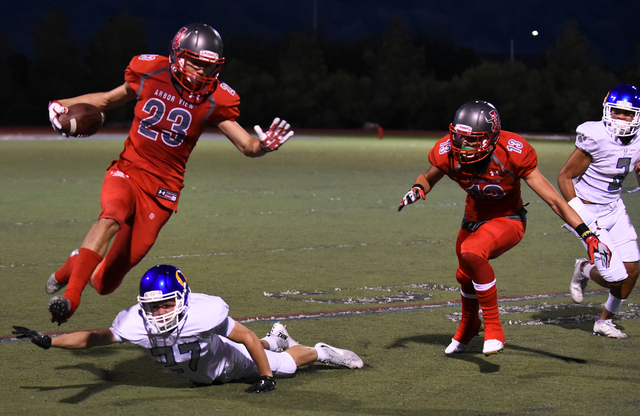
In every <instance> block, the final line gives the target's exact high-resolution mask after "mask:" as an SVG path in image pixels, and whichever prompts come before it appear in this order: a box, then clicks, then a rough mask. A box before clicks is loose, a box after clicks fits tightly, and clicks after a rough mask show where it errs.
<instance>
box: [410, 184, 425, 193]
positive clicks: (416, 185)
mask: <svg viewBox="0 0 640 416" xmlns="http://www.w3.org/2000/svg"><path fill="white" fill-rule="evenodd" d="M412 188H420V189H422V192H424V186H422V185H420V184H419V183H414V184H413V186H412Z"/></svg>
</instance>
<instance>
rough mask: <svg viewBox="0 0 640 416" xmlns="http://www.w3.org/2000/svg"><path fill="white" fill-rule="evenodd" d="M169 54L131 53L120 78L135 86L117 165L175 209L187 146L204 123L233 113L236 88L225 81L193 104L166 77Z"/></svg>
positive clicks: (232, 117)
mask: <svg viewBox="0 0 640 416" xmlns="http://www.w3.org/2000/svg"><path fill="white" fill-rule="evenodd" d="M169 66H170V64H169V59H168V58H167V57H164V56H160V55H139V56H135V57H134V58H133V59H132V60H131V62H130V63H129V66H128V67H127V69H126V70H125V76H124V78H125V81H126V82H127V83H128V84H129V86H130V87H131V88H132V89H133V90H134V91H135V92H136V96H137V103H136V106H135V110H134V119H133V123H132V124H131V129H130V130H129V137H128V138H127V140H126V141H125V144H124V150H123V151H122V153H121V154H120V158H119V159H118V161H117V168H118V169H119V170H121V171H123V172H124V173H126V174H127V175H129V176H130V177H133V178H134V179H135V181H136V183H137V184H138V185H139V186H140V187H141V188H142V189H143V190H144V191H145V192H146V193H147V194H149V195H151V196H155V197H156V198H157V200H158V202H159V203H161V204H162V205H164V206H165V207H167V208H169V209H171V210H174V211H175V210H176V209H177V206H178V198H179V196H180V190H181V189H182V188H183V187H184V172H185V167H186V164H187V160H188V159H189V155H190V154H191V151H192V150H193V148H194V147H195V145H196V143H197V142H198V139H199V138H200V135H201V134H202V133H203V132H204V130H205V128H206V127H207V126H208V125H217V124H218V123H220V122H221V121H224V120H230V121H234V120H236V118H237V117H238V116H239V114H240V111H239V110H238V105H239V104H240V98H239V97H238V94H236V92H235V91H234V90H233V89H231V88H230V87H229V86H228V85H226V84H224V83H220V84H219V85H218V88H216V90H215V91H214V92H213V94H211V95H210V96H209V97H208V99H205V100H204V101H202V102H201V103H199V104H194V103H190V102H188V101H186V100H184V99H183V98H181V97H180V94H179V92H178V90H177V89H176V87H175V86H174V85H173V83H172V82H171V75H170V69H169Z"/></svg>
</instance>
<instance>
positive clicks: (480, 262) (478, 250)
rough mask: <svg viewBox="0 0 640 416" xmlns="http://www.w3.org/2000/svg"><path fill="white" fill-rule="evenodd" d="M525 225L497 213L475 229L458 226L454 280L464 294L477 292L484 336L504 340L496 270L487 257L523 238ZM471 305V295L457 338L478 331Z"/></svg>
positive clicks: (491, 257) (462, 337) (505, 249)
mask: <svg viewBox="0 0 640 416" xmlns="http://www.w3.org/2000/svg"><path fill="white" fill-rule="evenodd" d="M525 229H526V223H523V222H521V221H518V220H512V219H509V218H504V217H500V218H495V219H492V220H490V221H488V222H486V223H484V224H483V225H482V226H480V228H478V229H477V230H476V231H473V232H472V231H469V230H466V229H461V230H460V232H459V233H458V239H457V241H456V254H457V256H458V270H457V271H456V280H458V282H459V283H460V288H461V290H462V291H463V292H464V293H465V294H467V295H472V296H473V295H474V294H475V295H476V296H477V300H478V303H479V305H480V308H481V309H482V316H483V318H484V325H485V336H484V338H485V340H488V339H497V340H499V341H501V342H504V332H503V331H502V325H501V323H500V318H499V316H498V291H497V288H496V284H495V273H494V271H493V268H492V267H491V265H490V264H489V260H490V259H495V258H497V257H499V256H500V255H502V254H503V253H505V252H507V251H508V250H510V249H511V248H512V247H514V246H515V245H517V244H518V243H519V242H520V240H522V237H523V236H524V232H525ZM477 288H479V289H477ZM465 301H466V302H465ZM473 305H475V303H474V302H473V301H471V299H463V311H462V312H463V313H462V320H461V322H460V326H459V328H458V332H457V333H456V337H457V338H456V339H458V338H460V339H458V340H462V339H463V340H465V341H466V340H468V339H470V338H469V337H473V336H475V334H471V333H468V332H469V331H471V332H473V330H476V333H477V322H474V321H475V318H474V314H476V313H477V310H475V311H471V310H469V309H470V308H471V307H472V306H473ZM465 306H467V308H465ZM476 307H477V306H476ZM475 316H476V317H477V315H475ZM467 328H469V329H467Z"/></svg>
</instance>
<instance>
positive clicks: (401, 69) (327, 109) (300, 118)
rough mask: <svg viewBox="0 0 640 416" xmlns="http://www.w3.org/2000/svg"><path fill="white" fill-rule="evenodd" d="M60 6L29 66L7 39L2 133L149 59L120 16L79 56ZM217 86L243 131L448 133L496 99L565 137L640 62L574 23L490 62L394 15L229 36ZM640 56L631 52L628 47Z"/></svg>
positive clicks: (41, 26)
mask: <svg viewBox="0 0 640 416" xmlns="http://www.w3.org/2000/svg"><path fill="white" fill-rule="evenodd" d="M68 25H69V22H68V20H67V18H66V16H65V15H64V14H63V13H62V12H61V11H60V10H59V9H57V8H55V7H54V8H52V9H51V10H50V13H49V15H48V17H47V18H46V19H44V20H41V21H39V22H38V24H37V27H36V29H35V32H34V33H33V39H34V45H35V57H34V59H29V58H27V57H26V56H25V55H24V54H21V53H20V51H13V50H12V49H11V46H10V43H9V41H8V38H7V36H6V34H3V33H1V32H0V102H2V103H3V109H2V111H0V125H4V126H47V125H48V117H47V112H46V107H47V103H48V101H49V100H51V99H56V98H66V97H72V96H76V95H80V94H85V93H89V92H95V91H106V90H109V89H112V88H114V87H116V86H118V85H120V84H121V83H122V82H123V74H124V69H125V68H126V66H127V64H128V63H129V61H130V60H131V58H132V57H133V56H135V55H139V54H142V53H161V54H165V55H166V54H167V51H168V45H169V41H170V39H167V49H166V50H164V51H150V50H148V49H147V45H146V42H145V36H146V25H145V22H144V21H143V20H141V19H137V18H134V17H132V16H131V15H129V14H128V13H126V12H124V13H122V14H121V15H119V16H118V17H117V18H115V19H113V20H111V21H109V22H108V23H107V24H106V25H105V26H104V27H102V28H101V29H100V31H99V33H98V34H97V35H96V36H95V37H94V38H93V39H91V40H90V43H89V46H88V47H87V48H86V50H84V49H83V48H81V47H80V46H79V43H78V42H77V41H76V40H74V39H72V38H70V35H69V30H68ZM223 41H224V43H225V56H226V58H227V61H226V63H225V65H224V66H223V69H222V72H221V75H220V79H221V80H222V81H224V82H226V83H227V84H229V85H230V86H231V87H233V88H234V89H235V90H236V91H238V93H239V94H240V97H241V98H242V104H241V113H242V114H241V118H240V120H239V122H240V123H241V124H243V125H247V126H250V125H253V124H262V125H266V124H269V123H270V122H271V120H272V119H273V117H274V116H280V117H282V118H286V119H287V120H288V121H290V122H291V123H292V124H293V126H294V127H296V128H318V129H325V128H328V129H359V128H362V127H363V125H364V123H367V122H371V123H379V124H380V125H381V126H383V127H385V128H386V129H394V130H445V129H446V128H447V126H448V124H449V123H450V121H451V118H452V117H453V114H454V113H455V110H456V109H457V108H458V107H459V106H460V105H462V104H463V103H465V102H466V101H468V100H472V99H484V100H488V101H491V102H492V103H494V104H495V105H496V106H497V107H498V110H499V112H500V114H501V117H502V120H503V126H504V127H505V129H507V130H513V131H519V132H547V133H551V132H553V133H569V132H573V131H574V129H575V127H576V126H577V125H578V124H580V123H581V122H583V121H586V120H594V119H600V117H601V114H602V100H603V99H604V95H605V94H606V92H607V91H608V90H609V89H610V88H611V87H613V86H615V85H617V84H620V83H629V84H634V85H636V84H637V83H638V81H639V79H640V63H639V64H636V66H635V67H631V68H611V67H609V66H607V65H606V63H602V62H600V61H599V59H598V57H597V55H595V54H593V53H592V51H591V49H590V47H589V46H590V45H589V41H588V39H587V38H586V37H584V36H583V35H582V34H581V33H580V30H579V28H578V26H577V24H576V23H575V22H572V21H569V22H567V24H566V27H565V29H564V32H563V33H562V34H561V36H560V37H559V38H558V39H557V40H556V43H555V45H554V46H552V47H551V48H549V49H548V50H547V51H546V52H545V53H544V54H541V55H539V56H518V55H516V56H515V59H513V60H511V59H510V57H509V56H486V55H482V54H478V53H476V52H475V51H473V50H471V49H468V48H464V47H462V46H460V45H457V44H454V43H452V42H450V41H448V40H446V39H433V38H426V37H420V36H416V35H414V34H413V33H411V31H410V30H408V29H407V28H406V27H405V26H404V25H403V23H402V22H401V21H400V20H398V19H395V18H392V19H391V20H390V22H389V26H388V27H387V29H386V31H385V32H384V33H382V34H380V35H379V36H377V37H375V38H370V39H365V40H361V41H358V42H350V43H349V42H344V43H337V42H326V41H323V40H322V36H315V34H313V33H296V34H292V35H290V36H288V37H287V38H285V39H278V40H273V39H261V38H238V37H234V36H225V35H224V34H223ZM629 53H630V54H634V55H636V50H635V49H634V50H630V51H629ZM129 104H130V105H126V106H123V107H121V108H118V109H114V110H110V111H109V112H108V113H107V126H109V125H110V126H128V124H129V123H130V121H131V118H132V114H133V112H132V108H133V103H129Z"/></svg>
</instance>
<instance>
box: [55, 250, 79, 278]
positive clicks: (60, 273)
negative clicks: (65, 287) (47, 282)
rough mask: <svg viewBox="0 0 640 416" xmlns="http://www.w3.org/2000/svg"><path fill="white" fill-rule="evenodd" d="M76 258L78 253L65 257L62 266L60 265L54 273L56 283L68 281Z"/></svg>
mask: <svg viewBox="0 0 640 416" xmlns="http://www.w3.org/2000/svg"><path fill="white" fill-rule="evenodd" d="M77 259H78V255H77V254H76V255H75V256H69V257H67V261H65V262H64V264H63V265H62V267H60V268H59V269H58V270H56V272H55V273H54V276H55V277H56V280H57V281H58V283H63V284H64V283H68V282H69V277H70V276H71V271H72V270H73V266H74V265H75V264H76V260H77Z"/></svg>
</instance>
